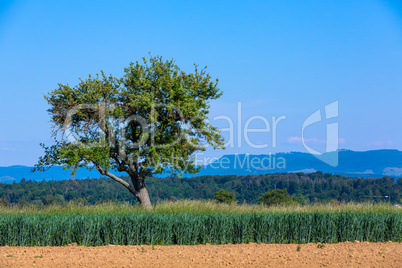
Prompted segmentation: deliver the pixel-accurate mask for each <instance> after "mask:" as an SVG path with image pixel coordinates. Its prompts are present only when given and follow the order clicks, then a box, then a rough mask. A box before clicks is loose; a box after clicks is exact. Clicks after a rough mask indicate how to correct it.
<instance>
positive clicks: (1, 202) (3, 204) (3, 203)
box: [0, 197, 8, 207]
mask: <svg viewBox="0 0 402 268" xmlns="http://www.w3.org/2000/svg"><path fill="white" fill-rule="evenodd" d="M0 207H8V202H7V200H6V199H5V198H4V197H2V198H0Z"/></svg>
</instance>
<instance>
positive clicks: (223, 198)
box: [214, 190, 237, 204]
mask: <svg viewBox="0 0 402 268" xmlns="http://www.w3.org/2000/svg"><path fill="white" fill-rule="evenodd" d="M214 199H215V200H216V201H217V202H219V203H227V204H232V203H237V200H236V195H235V194H234V193H230V192H228V191H225V190H220V191H219V192H216V193H215V198H214Z"/></svg>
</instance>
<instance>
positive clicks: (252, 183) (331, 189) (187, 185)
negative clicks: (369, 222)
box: [0, 173, 402, 205]
mask: <svg viewBox="0 0 402 268" xmlns="http://www.w3.org/2000/svg"><path fill="white" fill-rule="evenodd" d="M122 179H124V180H125V181H127V182H128V181H129V178H127V177H123V178H122ZM293 182H294V183H295V184H296V185H297V188H298V190H297V191H296V192H294V193H293V195H292V196H294V199H296V201H298V202H299V204H301V205H302V204H303V203H302V202H301V201H300V199H301V196H303V199H305V201H306V204H309V205H311V204H316V203H330V204H332V205H336V204H343V203H345V202H346V203H348V202H375V203H381V199H380V198H372V197H370V195H374V194H375V195H389V194H390V195H391V196H392V198H391V202H392V203H395V202H398V201H399V200H400V198H401V197H402V178H400V179H398V180H397V181H396V183H394V179H393V178H390V177H384V178H378V179H362V178H349V177H341V176H338V175H333V176H330V177H327V178H324V175H318V174H316V173H312V174H308V175H306V174H302V175H300V174H299V175H296V174H266V175H249V176H233V175H230V176H202V177H193V178H175V177H168V178H148V179H147V188H148V190H149V193H150V197H151V201H152V202H154V203H158V202H161V201H163V200H166V199H168V197H169V196H171V199H172V200H183V199H193V200H194V199H196V200H206V199H213V198H214V197H215V193H216V192H217V191H219V190H221V189H223V190H225V191H228V192H232V193H235V195H236V199H237V200H239V203H244V202H245V203H249V204H250V203H258V198H259V197H261V196H262V195H263V194H264V193H265V192H267V191H270V190H272V189H274V188H275V187H276V188H278V187H279V186H281V187H285V188H286V187H287V186H288V185H289V184H290V183H293ZM317 185H318V186H317ZM317 188H319V189H321V190H320V191H319V192H318V191H316V190H317ZM57 194H59V195H62V196H63V197H64V199H65V201H66V202H71V201H74V200H77V199H81V200H82V199H85V200H87V202H88V204H91V205H93V204H96V203H98V202H99V200H101V199H103V200H116V201H117V202H130V203H133V202H135V200H133V198H132V195H131V194H130V192H128V191H127V190H126V189H125V188H124V187H122V186H121V185H119V184H117V183H115V182H114V181H112V180H110V179H108V178H101V179H85V180H63V181H49V182H45V181H42V182H35V181H29V180H28V181H26V182H25V183H15V184H0V198H4V199H5V200H6V201H7V202H8V203H9V204H11V205H13V204H17V203H18V202H19V200H21V199H23V200H26V201H27V202H29V203H31V204H36V205H41V204H42V198H43V197H44V196H46V195H52V196H55V195H57ZM386 201H388V199H386Z"/></svg>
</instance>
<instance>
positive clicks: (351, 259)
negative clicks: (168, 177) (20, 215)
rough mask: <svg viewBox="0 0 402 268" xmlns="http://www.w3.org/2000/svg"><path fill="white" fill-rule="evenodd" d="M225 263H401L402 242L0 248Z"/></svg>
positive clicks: (63, 262)
mask: <svg viewBox="0 0 402 268" xmlns="http://www.w3.org/2000/svg"><path fill="white" fill-rule="evenodd" d="M298 247H299V248H298ZM224 266H233V267H402V243H392V242H387V243H369V242H361V243H359V242H355V243H352V242H345V243H338V244H302V245H297V244H254V243H250V244H238V245H230V244H228V245H209V244H207V245H197V246H158V245H156V246H151V245H144V246H114V245H109V246H101V247H85V246H77V245H74V244H73V245H69V246H64V247H8V246H5V247H0V267H224Z"/></svg>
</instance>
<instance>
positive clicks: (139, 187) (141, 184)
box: [131, 176, 152, 209]
mask: <svg viewBox="0 0 402 268" xmlns="http://www.w3.org/2000/svg"><path fill="white" fill-rule="evenodd" d="M131 181H132V182H133V185H134V189H135V190H136V192H137V193H136V194H135V197H136V198H137V200H138V202H139V203H140V205H141V206H142V207H144V208H146V209H152V204H151V199H149V194H148V190H147V188H146V187H145V178H143V177H140V176H132V177H131Z"/></svg>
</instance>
